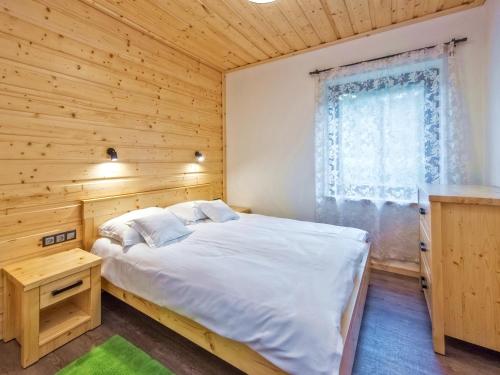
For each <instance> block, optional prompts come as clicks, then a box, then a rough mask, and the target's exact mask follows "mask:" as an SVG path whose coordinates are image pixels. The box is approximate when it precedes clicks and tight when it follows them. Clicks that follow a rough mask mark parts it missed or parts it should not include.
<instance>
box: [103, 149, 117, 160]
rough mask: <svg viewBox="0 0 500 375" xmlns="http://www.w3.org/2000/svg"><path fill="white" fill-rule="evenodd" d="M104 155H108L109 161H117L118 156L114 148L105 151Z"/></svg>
mask: <svg viewBox="0 0 500 375" xmlns="http://www.w3.org/2000/svg"><path fill="white" fill-rule="evenodd" d="M106 154H108V156H109V158H110V159H111V161H117V160H118V154H117V152H116V150H115V149H114V148H111V147H110V148H108V150H107V151H106Z"/></svg>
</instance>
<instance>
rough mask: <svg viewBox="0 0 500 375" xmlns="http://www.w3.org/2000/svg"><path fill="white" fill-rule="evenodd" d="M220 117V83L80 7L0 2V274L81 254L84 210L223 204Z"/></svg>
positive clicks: (59, 0)
mask: <svg viewBox="0 0 500 375" xmlns="http://www.w3.org/2000/svg"><path fill="white" fill-rule="evenodd" d="M221 106H222V74H221V73H220V72H219V71H216V70H214V69H212V68H210V67H207V66H205V65H203V64H201V63H199V62H197V61H195V60H193V59H192V58H190V57H188V56H186V55H184V54H182V53H180V52H178V51H176V50H173V49H171V48H169V47H167V46H166V45H164V44H162V43H160V42H158V41H156V40H154V39H152V38H150V37H148V36H146V35H144V34H142V33H141V32H139V31H136V30H134V29H132V28H131V27H129V26H127V25H125V24H123V23H121V22H119V21H118V20H115V19H113V18H111V17H109V16H107V15H105V14H103V13H101V12H99V11H98V10H96V9H94V8H92V7H90V6H89V5H87V4H85V3H84V2H80V1H78V0H71V1H70V0H36V1H32V0H0V185H1V186H0V268H1V267H2V266H3V265H5V264H7V263H10V262H13V261H16V260H19V259H23V258H27V257H30V256H33V255H34V254H42V253H49V252H54V251H60V250H64V249H67V248H71V247H75V246H80V245H81V229H82V225H81V218H80V213H81V206H80V202H79V200H80V199H82V198H93V197H100V196H107V195H113V194H122V193H133V192H139V191H147V190H154V189H160V188H167V187H176V186H189V185H196V184H201V183H212V184H213V188H214V196H222V191H223V187H222V184H223V176H222V174H223V160H222V159H223V150H222V109H221ZM108 147H114V148H115V149H116V150H117V152H118V155H119V161H118V162H114V163H112V162H109V161H107V158H106V149H107V148H108ZM196 150H200V151H202V152H204V153H205V155H206V161H205V162H204V163H203V164H197V163H195V160H194V152H195V151H196ZM73 228H76V229H77V233H78V235H77V239H76V240H75V241H71V242H67V243H64V244H61V245H55V246H51V247H47V248H42V247H41V243H40V239H41V237H42V236H44V235H46V234H51V233H57V232H59V231H65V230H69V229H73ZM0 280H1V278H0ZM2 289H3V288H2V285H0V327H1V312H2V311H3V307H2V304H3V302H2V301H3V299H2V296H1V294H2V292H1V291H2ZM0 337H1V331H0Z"/></svg>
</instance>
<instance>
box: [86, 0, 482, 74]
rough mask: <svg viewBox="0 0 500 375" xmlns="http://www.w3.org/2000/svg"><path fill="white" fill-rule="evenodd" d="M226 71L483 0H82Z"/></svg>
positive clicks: (462, 7)
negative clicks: (264, 0)
mask: <svg viewBox="0 0 500 375" xmlns="http://www.w3.org/2000/svg"><path fill="white" fill-rule="evenodd" d="M82 1H84V2H87V3H88V4H89V5H92V6H94V7H96V8H98V9H100V10H101V11H103V12H106V13H107V14H109V15H111V16H113V17H115V18H119V19H121V20H122V21H124V22H125V23H127V24H128V25H130V26H133V27H135V28H136V29H139V30H141V31H142V32H143V33H146V34H148V35H150V36H152V37H154V38H156V39H158V40H161V41H163V42H164V43H166V44H168V45H169V46H171V47H174V48H176V49H178V50H181V51H184V52H185V53H187V54H189V55H191V56H192V57H195V58H196V59H198V60H199V61H201V62H204V63H206V64H208V65H210V66H212V67H214V68H216V69H219V70H221V71H226V70H230V69H234V68H238V67H242V66H245V65H249V64H254V63H258V62H262V61H266V60H269V59H272V58H278V57H281V56H285V55H290V54H294V53H297V52H299V51H304V50H307V49H312V48H317V47H318V46H321V45H324V44H331V43H335V42H336V41H337V42H338V41H340V40H342V39H346V38H350V39H352V38H353V37H356V36H360V35H366V34H368V33H371V32H374V31H375V30H380V29H387V28H388V27H391V26H398V25H399V24H405V23H408V22H412V21H418V20H419V19H422V20H424V19H428V18H429V17H433V16H439V15H442V14H448V13H450V12H453V11H460V10H464V9H468V8H470V7H474V6H478V5H481V4H483V3H484V1H485V0H392V1H391V0H276V1H274V2H272V3H267V4H255V3H252V2H250V1H249V0H82Z"/></svg>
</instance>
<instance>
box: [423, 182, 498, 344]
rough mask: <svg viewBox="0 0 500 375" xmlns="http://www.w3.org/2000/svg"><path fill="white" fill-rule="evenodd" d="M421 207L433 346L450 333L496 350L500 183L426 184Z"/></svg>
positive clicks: (424, 277) (426, 291) (424, 276)
mask: <svg viewBox="0 0 500 375" xmlns="http://www.w3.org/2000/svg"><path fill="white" fill-rule="evenodd" d="M419 212H420V243H419V247H420V269H421V285H422V289H423V291H424V294H425V298H426V301H427V305H428V307H429V313H430V316H431V320H432V336H433V343H434V350H435V351H436V352H437V353H441V354H445V336H450V337H455V338H457V339H460V340H463V341H467V342H471V343H473V344H476V345H480V346H484V347H486V348H490V349H493V350H496V351H500V188H495V187H486V186H457V185H425V186H422V187H421V188H420V189H419Z"/></svg>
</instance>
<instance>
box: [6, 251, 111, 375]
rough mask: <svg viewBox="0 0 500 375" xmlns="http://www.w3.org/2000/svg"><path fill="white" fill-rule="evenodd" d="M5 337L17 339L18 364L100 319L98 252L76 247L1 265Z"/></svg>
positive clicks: (37, 356) (28, 362)
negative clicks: (19, 354)
mask: <svg viewBox="0 0 500 375" xmlns="http://www.w3.org/2000/svg"><path fill="white" fill-rule="evenodd" d="M3 285H4V308H5V309H4V310H5V311H4V326H3V333H4V338H3V339H4V341H10V340H12V339H14V338H15V339H16V340H17V342H19V344H20V345H21V366H22V367H27V366H29V365H31V364H33V363H34V362H36V361H38V359H40V357H43V356H44V355H46V354H48V353H50V352H52V351H53V350H55V349H57V348H58V347H60V346H62V345H64V344H66V343H67V342H68V341H70V340H72V339H74V338H76V337H78V336H80V335H81V334H83V333H85V332H87V331H88V330H90V329H93V328H95V327H97V326H99V325H100V324H101V258H99V257H98V256H96V255H94V254H91V253H89V252H87V251H84V250H81V249H73V250H68V251H64V252H60V253H56V254H53V255H49V256H45V257H38V258H32V259H28V260H25V261H22V262H18V263H14V264H9V265H8V266H6V267H4V269H3Z"/></svg>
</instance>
